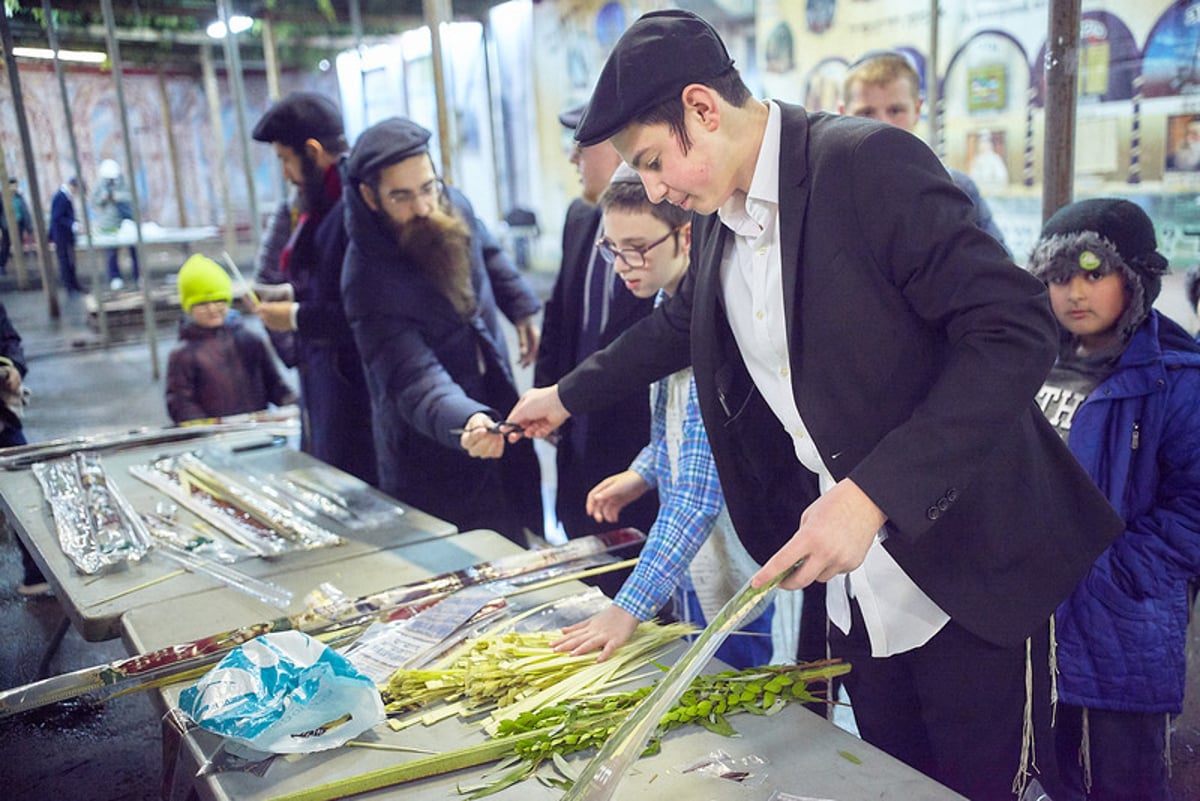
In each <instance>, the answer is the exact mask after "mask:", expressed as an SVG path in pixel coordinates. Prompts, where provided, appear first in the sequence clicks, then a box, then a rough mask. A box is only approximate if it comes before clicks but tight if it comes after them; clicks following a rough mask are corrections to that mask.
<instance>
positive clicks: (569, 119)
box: [558, 104, 587, 131]
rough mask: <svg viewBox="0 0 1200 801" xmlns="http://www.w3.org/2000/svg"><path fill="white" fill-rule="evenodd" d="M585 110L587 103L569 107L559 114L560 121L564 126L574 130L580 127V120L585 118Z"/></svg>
mask: <svg viewBox="0 0 1200 801" xmlns="http://www.w3.org/2000/svg"><path fill="white" fill-rule="evenodd" d="M585 111H587V104H584V105H582V106H576V107H575V108H569V109H567V110H566V111H564V112H563V113H562V114H559V115H558V122H559V124H561V125H562V127H564V128H570V129H571V130H572V131H573V130H575V129H576V128H578V127H579V121H580V120H581V119H583V112H585Z"/></svg>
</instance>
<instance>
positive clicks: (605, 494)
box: [554, 165, 772, 668]
mask: <svg viewBox="0 0 1200 801" xmlns="http://www.w3.org/2000/svg"><path fill="white" fill-rule="evenodd" d="M600 209H601V211H602V212H603V226H602V230H603V231H604V236H603V237H602V238H601V239H600V240H599V241H598V242H596V248H597V249H598V250H599V252H600V255H601V256H602V257H603V259H604V261H605V262H606V263H607V264H609V265H610V266H611V267H612V268H613V269H614V270H615V271H616V274H617V276H618V277H619V278H620V279H621V280H622V281H624V283H625V288H626V289H628V290H629V291H630V292H632V293H633V294H634V295H636V296H637V297H639V298H656V299H657V300H658V301H659V302H661V301H662V300H664V299H665V298H667V297H670V296H671V295H673V294H675V291H676V289H678V287H679V284H680V282H681V281H682V280H683V278H684V275H685V274H686V273H687V269H688V248H689V246H690V244H691V215H690V214H689V213H688V212H686V211H684V210H683V209H680V208H677V207H675V206H672V205H670V204H667V203H659V204H653V203H651V202H650V200H649V198H647V197H646V191H645V190H644V189H643V188H642V183H641V179H640V178H638V175H637V173H636V172H634V171H633V170H632V169H630V168H628V167H625V166H624V165H622V166H621V168H619V169H618V170H617V172H616V174H615V175H614V176H613V180H612V183H611V184H610V185H609V187H608V188H607V189H606V190H605V191H604V194H603V195H601V196H600ZM650 398H651V409H652V415H653V416H652V417H651V419H650V443H649V444H648V445H646V447H644V448H643V449H642V451H641V452H640V453H639V454H638V455H637V457H636V458H635V459H634V460H633V463H632V464H631V465H630V466H629V469H627V470H624V471H622V472H620V473H616V474H614V475H611V476H608V477H607V478H605V479H604V480H603V481H601V482H600V483H599V484H597V485H596V486H595V487H593V488H592V490H591V492H589V493H588V495H587V512H588V514H589V515H591V516H592V517H593V518H594V519H595V520H596V521H597V522H607V523H615V522H616V521H617V519H618V517H619V515H620V513H621V510H622V509H624V508H625V507H626V506H628V505H629V504H631V503H633V502H634V501H636V500H637V499H638V498H640V497H641V496H642V495H644V494H645V493H647V492H649V491H650V490H652V489H657V490H658V494H659V510H658V517H657V519H656V520H655V521H654V525H653V526H651V528H650V533H649V537H648V538H647V540H646V544H645V545H644V546H643V549H642V555H641V559H640V560H639V561H638V565H637V567H635V568H634V570H633V572H632V573H631V574H630V576H629V578H628V579H626V580H625V583H624V585H623V586H622V587H621V590H620V591H619V592H618V593H617V596H616V599H615V600H614V601H613V604H612V605H611V606H609V607H608V608H606V609H605V610H603V611H602V612H599V613H598V614H596V615H594V616H592V617H591V618H589V619H587V620H585V621H583V622H581V623H577V624H575V625H573V626H568V627H567V628H565V629H564V630H563V633H564V636H563V638H562V639H560V640H559V641H558V642H556V643H555V645H554V647H555V648H556V649H557V650H559V651H570V652H571V653H572V654H574V655H579V654H585V653H589V652H591V651H595V650H599V651H600V656H599V659H600V661H603V660H605V659H607V658H608V657H609V655H610V654H612V652H613V651H614V650H615V649H616V648H618V647H619V646H621V645H622V644H623V643H625V642H626V641H627V640H628V639H629V637H630V636H631V635H632V634H633V632H634V629H636V628H637V626H638V623H640V622H641V621H644V620H648V619H650V618H651V617H653V616H654V615H655V614H656V613H657V612H658V611H659V609H661V608H662V607H663V606H664V605H666V604H667V602H668V601H669V600H671V599H672V597H674V599H675V606H674V611H675V615H676V617H679V618H681V619H685V620H690V621H693V622H695V623H696V624H697V625H699V626H701V627H703V626H704V624H705V621H706V620H711V619H712V617H713V615H715V614H716V612H717V611H719V610H720V608H721V606H722V605H723V604H724V603H725V601H727V600H729V598H730V597H732V595H733V593H735V592H736V591H737V590H738V589H739V588H740V587H741V585H742V584H744V583H745V582H746V581H747V580H748V579H749V578H750V576H752V575H754V573H755V571H756V570H757V569H758V565H757V564H756V563H755V562H754V560H753V559H751V558H750V556H749V554H747V553H746V550H745V548H743V547H742V544H741V542H740V541H739V540H738V538H737V535H736V534H735V533H734V530H733V524H732V523H731V522H730V520H729V512H728V511H727V510H726V508H725V498H724V497H723V496H722V495H721V484H720V482H719V481H718V480H717V469H716V466H715V465H714V464H713V458H712V451H711V450H709V447H708V436H707V434H706V433H705V430H704V421H703V420H702V419H701V417H700V405H699V403H698V401H697V398H696V384H695V382H694V381H693V380H692V370H691V368H685V369H683V370H679V371H678V372H676V373H673V374H671V375H669V376H667V377H666V378H663V379H662V380H660V381H658V382H657V383H656V384H655V385H654V386H653V388H652V389H651V392H650ZM689 564H690V565H691V575H690V576H689V569H688V567H689ZM677 590H678V591H677ZM771 618H772V614H771V611H770V610H768V611H767V612H764V613H763V614H762V615H760V616H759V617H758V618H757V619H755V620H753V621H751V622H749V623H747V624H746V625H745V626H744V627H743V628H742V633H744V634H745V635H746V636H736V635H735V636H734V637H731V638H730V639H729V640H728V641H726V642H725V644H723V645H722V646H721V648H720V650H718V652H717V657H718V658H719V659H722V660H724V661H725V662H727V663H729V664H730V665H733V666H734V667H737V668H747V667H753V666H755V665H765V664H768V663H769V662H771V656H772V653H771V638H770V633H771Z"/></svg>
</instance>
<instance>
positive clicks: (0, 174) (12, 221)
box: [0, 147, 28, 289]
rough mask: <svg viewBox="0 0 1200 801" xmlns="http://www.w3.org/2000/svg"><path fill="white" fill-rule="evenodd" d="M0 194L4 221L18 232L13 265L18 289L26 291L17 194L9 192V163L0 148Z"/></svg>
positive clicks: (14, 242)
mask: <svg viewBox="0 0 1200 801" xmlns="http://www.w3.org/2000/svg"><path fill="white" fill-rule="evenodd" d="M0 193H3V197H4V221H5V224H6V225H7V226H8V230H9V231H10V232H13V231H15V232H16V238H15V239H13V244H14V247H13V249H12V264H13V268H14V269H15V270H16V272H17V289H24V288H25V286H26V284H27V283H28V282H27V281H26V278H25V253H24V252H23V251H24V245H23V243H22V242H21V227H20V226H19V225H17V207H16V205H15V204H14V203H13V195H15V194H16V193H15V192H10V191H9V190H8V162H7V161H6V160H5V157H4V148H3V147H0Z"/></svg>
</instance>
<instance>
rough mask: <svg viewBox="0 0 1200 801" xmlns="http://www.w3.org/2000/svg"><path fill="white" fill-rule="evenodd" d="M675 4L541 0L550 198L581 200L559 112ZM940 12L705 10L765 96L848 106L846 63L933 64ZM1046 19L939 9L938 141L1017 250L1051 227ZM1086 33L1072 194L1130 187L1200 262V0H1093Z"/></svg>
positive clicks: (1000, 1)
mask: <svg viewBox="0 0 1200 801" xmlns="http://www.w3.org/2000/svg"><path fill="white" fill-rule="evenodd" d="M663 5H669V6H681V7H685V8H686V7H688V6H689V2H688V0H679V1H678V2H676V3H669V4H661V3H651V2H640V3H639V2H626V3H622V2H616V1H615V0H611V1H609V2H605V0H572V1H571V2H554V3H552V2H542V3H538V4H536V5H535V12H534V26H535V41H537V42H539V43H541V46H540V47H539V48H538V50H537V52H536V54H535V56H534V58H535V62H536V67H535V71H536V75H537V92H538V102H539V108H540V109H541V112H540V115H539V120H538V125H539V127H538V142H539V143H540V151H541V163H542V168H543V173H544V177H543V180H542V182H541V189H542V191H543V194H545V195H547V196H549V197H552V198H558V197H563V198H569V197H571V196H572V195H573V194H574V193H575V192H576V190H577V183H576V182H575V180H574V174H573V172H572V171H571V170H570V169H569V167H567V165H566V162H565V155H563V154H564V149H565V148H566V147H567V146H568V145H569V136H568V135H567V134H565V133H564V132H563V131H562V130H561V127H560V126H558V124H557V122H556V121H555V115H556V114H557V112H558V111H559V110H561V109H563V108H566V107H568V106H569V105H571V104H573V103H578V102H582V101H584V100H586V99H587V97H588V94H589V92H590V89H591V86H592V83H593V82H594V80H595V76H596V74H597V73H598V72H599V69H600V66H601V65H602V64H603V60H604V58H605V56H606V55H607V53H608V52H609V50H610V49H611V46H612V43H613V42H614V41H615V40H616V38H617V37H618V36H619V34H620V32H621V31H622V30H624V28H625V27H627V26H628V24H629V23H630V22H632V20H634V19H636V18H637V16H638V15H639V14H641V13H643V12H645V11H648V10H651V9H652V8H656V7H661V6H663ZM930 5H931V4H930V2H929V0H757V2H755V3H754V4H753V6H751V7H750V8H749V9H748V10H746V9H745V7H744V6H742V5H741V4H739V3H738V2H736V0H728V1H727V2H719V3H712V2H706V3H704V4H703V7H702V8H701V7H700V6H699V5H697V7H696V8H695V9H694V10H697V11H699V12H700V13H703V14H704V15H705V16H706V17H707V18H708V19H709V20H710V21H711V22H713V23H714V25H715V26H716V27H717V28H718V30H720V31H721V33H722V36H723V37H724V38H725V40H726V43H727V44H728V45H729V48H730V51H731V54H732V55H733V56H734V58H735V61H736V63H737V65H738V68H739V69H740V70H741V71H742V73H743V76H744V77H745V78H746V81H747V84H748V85H749V86H750V88H751V89H752V90H753V91H754V92H755V93H756V94H759V95H761V96H764V97H773V98H777V99H780V100H785V101H789V102H795V103H801V104H803V105H805V106H807V107H808V108H810V109H814V110H820V109H825V110H830V111H836V110H837V108H838V103H839V102H840V100H841V93H842V81H843V79H844V76H845V72H846V68H847V66H848V64H849V63H850V62H852V61H853V60H854V59H856V58H857V57H859V56H860V55H862V54H863V53H864V52H866V51H868V50H873V49H898V50H902V51H903V52H905V53H906V54H908V55H909V56H910V57H911V59H912V60H913V61H914V63H915V65H916V66H917V67H918V70H919V71H921V72H922V73H923V72H924V71H925V66H926V62H927V59H928V58H929V55H930V13H931V12H930ZM1048 13H1049V10H1048V0H970V2H968V1H967V0H943V2H942V3H941V16H940V20H939V52H938V54H937V72H938V78H937V80H938V94H939V96H940V97H941V98H942V102H941V103H940V104H939V106H938V109H937V110H938V112H940V114H941V123H942V125H941V130H942V136H941V137H939V138H938V140H937V141H934V142H931V146H933V147H934V149H935V150H936V151H937V152H938V153H939V155H941V156H942V157H943V159H944V160H945V161H946V163H947V164H949V165H950V166H952V167H955V168H957V169H960V170H962V171H964V172H967V173H968V174H971V175H973V176H975V178H976V179H977V181H978V183H979V184H980V186H981V188H982V189H983V191H984V194H985V195H986V196H987V197H988V198H989V202H990V203H991V205H992V208H993V211H994V212H995V213H996V216H997V219H998V220H999V222H1000V224H1001V226H1002V227H1003V228H1004V231H1005V234H1006V236H1007V237H1008V238H1009V240H1010V245H1011V246H1012V249H1013V252H1014V254H1016V255H1017V256H1018V259H1020V258H1023V256H1024V255H1025V254H1027V253H1028V248H1029V246H1030V245H1031V244H1032V242H1033V240H1034V239H1035V238H1036V235H1037V231H1038V230H1039V228H1040V224H1041V206H1040V202H1041V188H1040V186H1039V185H1038V182H1039V180H1040V179H1039V176H1040V175H1041V171H1042V163H1041V143H1042V138H1043V130H1042V121H1043V118H1044V110H1043V103H1044V94H1045V92H1044V85H1045V79H1044V70H1043V62H1044V59H1045V45H1046V42H1045V40H1046V34H1047V30H1048V27H1049V26H1048ZM746 15H748V16H749V18H750V19H749V23H748V24H747V22H746ZM1081 34H1082V35H1081V43H1080V49H1079V54H1080V67H1079V107H1078V115H1077V117H1078V129H1079V131H1081V135H1080V136H1078V138H1077V145H1076V173H1077V174H1076V186H1075V188H1076V195H1077V196H1087V195H1097V194H1102V193H1104V194H1121V195H1124V196H1128V197H1131V198H1133V199H1135V200H1137V201H1138V202H1140V203H1142V204H1143V205H1144V206H1145V207H1146V208H1147V209H1148V210H1149V211H1150V212H1151V214H1153V215H1154V216H1155V217H1156V219H1158V220H1159V223H1160V226H1161V228H1160V234H1161V236H1162V238H1163V239H1164V240H1165V247H1166V249H1167V251H1168V253H1169V254H1170V253H1173V254H1176V255H1177V256H1178V259H1179V260H1180V261H1181V262H1184V263H1188V266H1190V264H1194V263H1196V262H1198V261H1200V248H1198V245H1200V205H1198V204H1197V203H1196V202H1195V201H1196V193H1197V192H1198V191H1200V2H1197V0H1178V1H1177V2H1170V1H1169V0H1109V1H1108V2H1095V1H1093V0H1084V3H1083V13H1082V20H1081ZM925 111H926V113H927V114H928V113H929V112H930V111H931V109H930V107H929V104H926V108H925ZM928 130H929V128H928V126H927V125H926V126H923V127H922V128H920V129H919V130H918V133H922V134H925V133H927V132H928ZM1193 232H1194V233H1193Z"/></svg>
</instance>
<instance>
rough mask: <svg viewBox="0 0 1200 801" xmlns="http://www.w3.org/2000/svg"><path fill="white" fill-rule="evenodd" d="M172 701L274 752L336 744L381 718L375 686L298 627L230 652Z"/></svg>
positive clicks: (221, 730)
mask: <svg viewBox="0 0 1200 801" xmlns="http://www.w3.org/2000/svg"><path fill="white" fill-rule="evenodd" d="M179 707H180V709H182V710H183V711H184V712H186V713H187V714H188V715H190V716H191V718H192V720H194V721H196V723H197V724H198V725H199V726H200V727H201V728H204V729H207V730H208V731H211V732H214V733H216V734H220V735H222V736H225V737H228V738H229V739H231V740H234V741H235V742H238V743H241V744H243V745H246V746H248V747H250V748H254V749H257V750H259V751H267V752H270V753H275V754H300V753H309V752H312V751H324V750H326V749H329V748H336V747H338V746H339V745H342V744H344V743H345V742H346V741H347V740H351V739H353V738H354V737H357V736H358V735H359V734H362V733H363V732H364V731H367V730H368V729H370V728H372V727H374V726H377V725H378V724H380V723H382V722H383V720H384V711H383V701H382V700H381V699H380V697H379V690H378V689H376V687H375V684H374V683H373V682H372V681H371V680H370V679H368V678H367V677H366V676H364V675H362V674H361V673H359V672H358V671H357V670H355V668H354V666H353V665H351V664H350V662H349V661H348V660H347V659H346V658H345V657H343V656H341V655H340V654H338V653H337V652H335V651H333V650H332V649H330V648H328V647H327V646H326V645H325V644H323V643H321V642H318V641H317V640H314V639H313V638H312V637H309V636H308V635H307V634H304V633H302V632H298V631H284V632H277V633H272V634H265V635H263V636H261V637H257V638H255V639H253V640H251V641H250V642H248V643H245V644H244V645H240V646H238V647H237V648H235V649H234V650H232V651H230V652H229V654H228V655H226V657H225V658H224V659H222V660H221V661H220V662H218V663H217V665H216V666H215V667H214V668H213V669H212V670H210V671H209V672H208V673H206V674H205V675H204V676H203V677H202V678H201V679H200V680H199V681H198V682H196V685H195V686H194V687H189V688H187V689H186V690H184V691H183V692H182V693H181V694H180V696H179Z"/></svg>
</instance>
